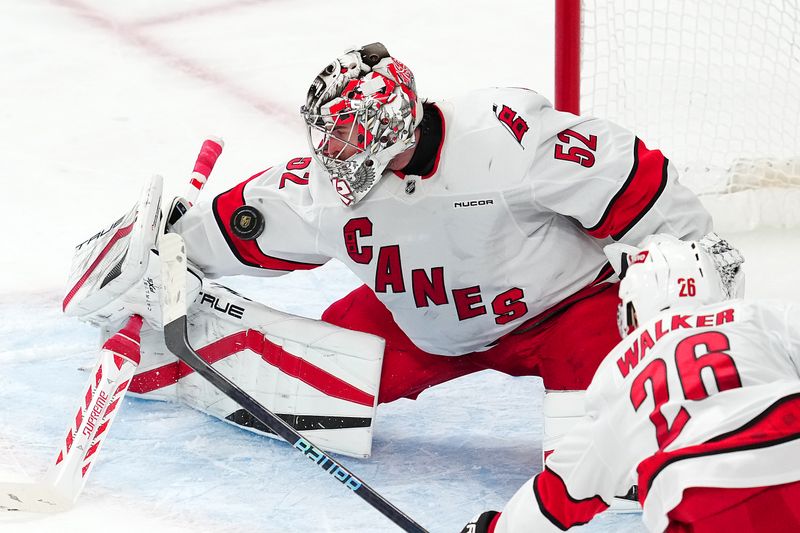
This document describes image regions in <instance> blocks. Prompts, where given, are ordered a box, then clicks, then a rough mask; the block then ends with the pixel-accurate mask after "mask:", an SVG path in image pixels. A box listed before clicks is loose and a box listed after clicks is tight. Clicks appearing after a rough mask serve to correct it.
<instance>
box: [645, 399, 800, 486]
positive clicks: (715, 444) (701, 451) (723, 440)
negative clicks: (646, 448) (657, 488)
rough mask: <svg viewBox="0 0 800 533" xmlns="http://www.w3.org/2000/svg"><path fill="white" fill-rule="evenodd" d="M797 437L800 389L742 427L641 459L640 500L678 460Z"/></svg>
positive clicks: (747, 448)
mask: <svg viewBox="0 0 800 533" xmlns="http://www.w3.org/2000/svg"><path fill="white" fill-rule="evenodd" d="M796 439H800V393H798V394H792V395H789V396H785V397H783V398H781V399H780V400H778V401H776V402H775V403H773V404H772V405H770V406H769V407H768V408H767V409H765V410H764V411H763V412H762V413H761V414H760V415H758V416H756V417H755V418H753V419H752V420H750V421H749V422H748V423H747V424H745V425H743V426H742V427H740V428H737V429H735V430H733V431H730V432H728V433H724V434H722V435H718V436H717V437H714V438H713V439H710V440H708V441H706V442H704V443H701V444H696V445H694V446H687V447H686V448H681V449H679V450H674V451H670V452H663V451H659V452H656V453H655V454H654V455H652V456H650V457H648V458H647V459H645V460H644V461H642V462H641V463H639V467H638V468H637V471H638V473H639V501H640V502H644V501H645V499H646V498H647V493H648V492H649V491H650V488H651V487H652V485H653V481H654V480H655V478H656V476H658V474H660V473H661V472H662V471H663V470H664V469H665V468H666V467H668V466H669V465H671V464H673V463H675V462H677V461H681V460H684V459H693V458H695V457H703V456H710V455H718V454H723V453H731V452H738V451H743V450H756V449H760V448H768V447H770V446H775V445H777V444H782V443H784V442H789V441H792V440H796Z"/></svg>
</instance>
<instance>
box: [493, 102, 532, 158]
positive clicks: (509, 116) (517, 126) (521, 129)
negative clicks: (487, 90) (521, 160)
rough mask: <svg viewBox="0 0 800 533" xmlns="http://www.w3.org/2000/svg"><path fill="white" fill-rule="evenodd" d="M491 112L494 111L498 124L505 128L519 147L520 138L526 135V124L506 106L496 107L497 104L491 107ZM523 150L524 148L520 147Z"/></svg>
mask: <svg viewBox="0 0 800 533" xmlns="http://www.w3.org/2000/svg"><path fill="white" fill-rule="evenodd" d="M492 110H493V111H494V115H495V116H496V117H497V120H499V121H500V124H502V125H503V126H505V128H506V129H507V130H508V131H509V133H511V135H513V136H514V138H515V139H516V140H517V142H518V143H519V145H520V146H522V138H523V137H525V134H526V133H528V129H529V127H528V123H527V122H525V119H524V118H522V117H520V116H519V115H518V114H517V112H516V111H514V110H513V109H511V108H510V107H508V106H507V105H505V104H503V105H502V106H498V105H497V104H493V105H492ZM522 148H523V149H525V147H524V146H522Z"/></svg>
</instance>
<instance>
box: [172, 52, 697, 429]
mask: <svg viewBox="0 0 800 533" xmlns="http://www.w3.org/2000/svg"><path fill="white" fill-rule="evenodd" d="M302 113H303V117H304V119H305V121H306V125H307V127H308V133H309V140H310V148H311V154H308V155H307V154H305V153H302V152H301V153H299V154H298V157H296V158H293V159H290V160H289V161H288V162H285V163H283V164H280V165H276V166H273V167H271V168H270V169H269V170H266V171H264V172H262V173H259V174H257V175H255V176H253V177H252V178H250V179H248V180H246V181H244V182H242V183H241V184H240V185H238V186H236V187H234V188H233V189H231V190H230V191H228V192H225V193H223V194H220V195H219V196H217V197H216V198H214V200H213V201H212V202H207V203H201V204H198V205H196V206H195V207H193V208H192V209H191V210H189V211H188V213H187V214H186V215H184V216H183V217H182V218H181V219H180V220H178V221H177V222H176V223H175V225H174V227H173V231H177V232H179V233H180V234H181V235H182V236H183V238H184V239H185V240H186V243H187V250H188V253H189V257H190V259H191V260H192V262H193V263H194V264H195V265H197V266H198V267H199V268H200V269H201V270H202V271H203V272H204V273H205V275H206V276H209V277H216V276H222V275H232V274H248V275H256V276H277V275H282V274H285V273H287V272H290V271H293V270H304V269H312V268H315V267H317V266H319V265H321V264H323V263H325V262H327V261H329V260H330V259H331V258H336V259H339V260H340V261H342V262H343V263H344V264H345V265H346V266H347V267H348V268H350V269H351V270H352V271H353V272H354V273H355V274H356V275H357V276H358V277H359V278H360V279H361V280H363V281H364V283H365V285H364V286H363V287H361V288H360V289H357V290H355V291H354V292H353V293H351V294H349V295H348V296H346V297H345V298H343V299H342V300H341V301H338V302H336V303H334V304H333V305H332V306H331V307H330V308H329V309H328V310H327V311H326V312H325V313H324V314H323V316H322V319H323V320H324V321H327V322H329V323H332V324H336V325H339V326H343V327H345V328H349V329H354V330H358V331H364V332H369V333H372V334H375V335H378V336H381V337H383V338H384V339H386V351H385V355H384V359H383V370H382V378H381V382H380V391H379V397H378V399H379V402H391V401H393V400H396V399H398V398H415V397H416V396H417V395H418V394H419V393H420V392H422V391H423V390H425V389H426V388H428V387H431V386H434V385H437V384H439V383H442V382H445V381H448V380H450V379H453V378H456V377H458V376H462V375H465V374H469V373H472V372H476V371H479V370H483V369H494V370H498V371H501V372H505V373H507V374H511V375H536V376H541V377H542V378H543V380H544V385H545V387H546V389H548V390H557V391H571V390H583V389H585V388H586V386H588V384H589V382H590V380H591V377H592V375H593V374H594V371H595V369H596V367H597V365H598V364H599V362H600V361H601V360H602V358H603V356H604V355H605V354H606V353H608V351H609V350H610V349H611V348H612V347H613V346H615V345H616V343H617V342H618V341H619V336H618V333H617V328H616V308H617V302H618V297H617V285H616V284H615V283H614V282H613V280H612V275H613V270H612V269H611V268H610V267H609V265H608V263H607V261H606V258H605V256H604V254H603V251H602V245H603V243H606V242H608V241H610V240H616V241H621V242H630V243H638V242H640V241H641V240H642V239H643V238H644V237H645V236H646V235H649V234H653V233H659V232H664V233H670V234H674V235H676V236H678V237H689V238H700V237H701V236H703V235H705V234H706V233H708V232H709V231H711V229H712V228H711V220H710V217H709V215H708V213H707V212H706V211H705V210H704V209H703V208H702V206H701V204H700V202H699V201H698V200H697V198H696V197H695V196H694V195H693V194H692V193H691V192H690V191H689V190H688V189H686V188H685V187H683V186H681V185H680V184H679V183H678V181H677V174H676V171H675V169H674V167H673V166H672V165H670V164H669V162H668V160H667V159H666V158H665V157H664V156H663V155H662V154H661V152H659V151H657V150H650V149H648V148H647V147H646V146H645V144H644V143H643V142H642V141H641V140H640V139H638V138H637V137H635V136H634V135H633V134H632V133H630V132H628V131H626V130H624V129H623V128H621V127H619V126H617V125H615V124H613V123H610V122H608V121H606V120H601V119H594V118H587V117H578V116H575V115H572V114H569V113H560V112H557V111H555V110H554V109H553V108H552V107H551V105H550V103H549V102H548V101H547V100H546V99H545V98H543V97H542V96H540V95H539V94H537V93H535V92H533V91H530V90H527V89H501V88H495V89H485V90H479V91H475V92H472V93H469V94H467V95H465V96H462V97H460V98H457V99H453V100H447V101H436V102H433V101H428V102H425V101H422V100H421V99H420V98H419V96H418V95H417V92H416V85H415V81H414V76H413V74H412V73H411V71H410V70H409V69H408V68H407V67H406V66H404V65H403V64H402V63H401V62H400V61H398V60H396V59H395V58H393V57H391V56H390V55H389V53H388V52H387V50H386V48H385V47H384V46H383V45H381V44H380V43H374V44H371V45H367V46H364V47H363V48H361V49H357V50H350V51H348V52H347V53H345V54H344V55H343V56H341V57H339V58H338V59H336V60H334V61H333V62H332V63H331V64H330V65H328V66H327V67H326V68H325V69H323V71H322V72H320V74H319V75H318V76H317V77H316V78H315V80H314V82H313V84H312V86H311V88H310V89H309V92H308V97H307V100H306V104H305V106H304V107H303V110H302ZM245 221H246V222H247V224H248V225H247V226H246V227H245V223H244V222H245ZM577 328H580V330H581V331H582V335H574V334H573V332H574V331H575V330H576V329H577ZM570 405H571V403H570ZM570 409H571V407H568V408H567V409H566V410H565V409H558V408H557V409H556V410H557V411H559V412H561V413H562V414H563V413H567V414H570V413H569V410H570Z"/></svg>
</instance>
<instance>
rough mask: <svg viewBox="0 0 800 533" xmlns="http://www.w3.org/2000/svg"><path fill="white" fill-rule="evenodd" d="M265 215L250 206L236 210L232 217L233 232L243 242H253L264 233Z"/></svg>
mask: <svg viewBox="0 0 800 533" xmlns="http://www.w3.org/2000/svg"><path fill="white" fill-rule="evenodd" d="M264 226H265V223H264V215H262V214H261V212H260V211H259V210H258V209H256V208H255V207H251V206H249V205H243V206H242V207H240V208H238V209H236V211H234V212H233V216H231V231H233V234H234V235H236V236H237V237H239V238H240V239H242V240H243V241H252V240H253V239H256V238H258V236H259V235H261V233H262V232H263V231H264Z"/></svg>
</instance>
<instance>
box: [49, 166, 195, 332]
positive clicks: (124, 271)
mask: <svg viewBox="0 0 800 533" xmlns="http://www.w3.org/2000/svg"><path fill="white" fill-rule="evenodd" d="M162 189H163V185H162V179H161V177H160V176H154V177H152V178H151V179H150V180H148V181H147V183H146V184H145V187H144V189H143V191H142V194H141V197H140V199H139V202H138V203H137V204H136V205H135V206H134V207H133V209H131V210H130V212H128V214H126V215H125V216H123V217H122V218H120V219H119V220H117V221H116V222H114V223H113V224H112V225H111V226H110V227H108V228H107V229H104V230H102V231H100V232H98V233H97V234H95V235H93V236H92V237H90V238H89V239H87V240H85V241H84V242H82V243H80V244H79V245H78V246H76V247H75V255H74V257H73V260H72V268H71V272H70V277H69V282H68V285H67V286H68V287H70V289H69V292H68V293H67V295H66V296H65V298H64V302H63V305H62V309H63V311H64V313H65V314H66V315H69V316H74V317H77V318H78V319H80V320H82V321H85V322H89V323H91V324H94V325H97V326H102V327H111V328H114V327H115V326H118V325H121V324H122V323H123V322H124V321H125V320H127V318H128V317H129V316H131V315H133V314H138V315H141V316H142V317H143V318H144V319H145V321H147V322H148V323H149V324H150V325H151V326H152V327H153V328H156V329H161V327H162V323H161V322H162V321H161V305H160V303H159V302H160V299H159V296H160V294H159V291H160V290H161V262H160V260H159V257H158V251H157V246H158V238H159V235H160V234H162V233H163V225H162V222H161V219H162V217H161V197H162ZM189 273H190V274H191V275H189V276H188V277H187V283H188V288H187V290H188V294H187V298H186V299H187V301H189V302H191V301H193V300H194V298H195V297H196V296H197V294H198V293H199V292H200V286H201V282H202V273H201V272H200V271H199V270H197V269H195V268H192V267H191V265H190V267H189Z"/></svg>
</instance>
